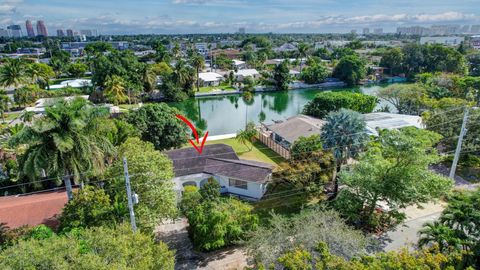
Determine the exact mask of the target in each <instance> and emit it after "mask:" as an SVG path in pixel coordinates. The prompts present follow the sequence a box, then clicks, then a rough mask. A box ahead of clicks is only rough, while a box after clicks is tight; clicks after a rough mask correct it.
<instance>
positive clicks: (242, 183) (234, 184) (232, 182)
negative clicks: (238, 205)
mask: <svg viewBox="0 0 480 270" xmlns="http://www.w3.org/2000/svg"><path fill="white" fill-rule="evenodd" d="M228 185H229V186H231V187H236V188H241V189H248V183H247V182H246V181H242V180H238V179H232V178H230V179H228Z"/></svg>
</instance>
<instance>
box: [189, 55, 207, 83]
mask: <svg viewBox="0 0 480 270" xmlns="http://www.w3.org/2000/svg"><path fill="white" fill-rule="evenodd" d="M191 62H192V66H193V67H194V68H195V70H196V72H197V92H200V71H201V70H202V69H203V68H204V67H205V59H204V58H203V56H201V55H199V54H195V55H194V56H193V57H192V59H191Z"/></svg>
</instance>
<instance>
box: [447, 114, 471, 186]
mask: <svg viewBox="0 0 480 270" xmlns="http://www.w3.org/2000/svg"><path fill="white" fill-rule="evenodd" d="M467 122H468V107H465V112H464V113H463V122H462V129H461V130H460V136H459V137H458V142H457V149H456V150H455V157H454V158H453V162H452V168H450V175H449V177H450V178H451V179H454V177H455V171H456V169H457V163H458V159H459V158H460V152H461V151H462V142H463V137H464V136H465V134H466V133H467V129H466V126H467Z"/></svg>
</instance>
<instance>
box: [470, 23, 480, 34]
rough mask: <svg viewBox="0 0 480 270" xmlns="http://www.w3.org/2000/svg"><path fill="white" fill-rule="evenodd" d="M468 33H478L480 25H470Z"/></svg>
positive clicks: (479, 32)
mask: <svg viewBox="0 0 480 270" xmlns="http://www.w3.org/2000/svg"><path fill="white" fill-rule="evenodd" d="M470 33H472V34H480V25H479V24H477V25H472V28H470Z"/></svg>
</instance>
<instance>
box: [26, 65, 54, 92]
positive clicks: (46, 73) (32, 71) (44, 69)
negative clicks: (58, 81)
mask: <svg viewBox="0 0 480 270" xmlns="http://www.w3.org/2000/svg"><path fill="white" fill-rule="evenodd" d="M26 75H27V76H28V77H29V78H30V80H31V82H33V83H36V84H38V86H39V87H40V88H45V87H47V88H50V83H49V82H50V78H52V77H54V76H55V72H54V71H53V69H52V67H51V66H49V65H47V64H37V63H35V64H31V65H29V66H28V67H27V69H26Z"/></svg>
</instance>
